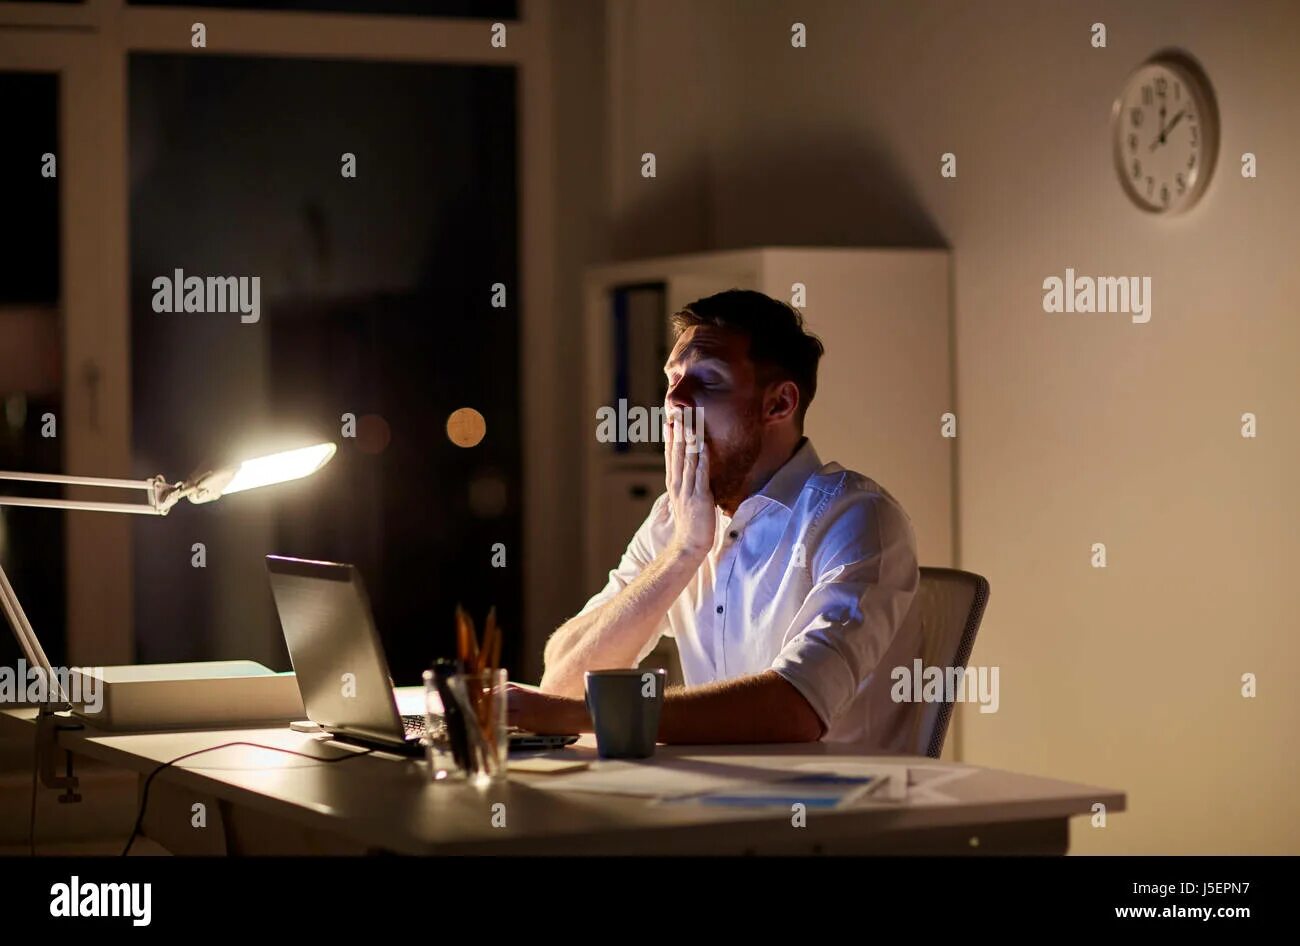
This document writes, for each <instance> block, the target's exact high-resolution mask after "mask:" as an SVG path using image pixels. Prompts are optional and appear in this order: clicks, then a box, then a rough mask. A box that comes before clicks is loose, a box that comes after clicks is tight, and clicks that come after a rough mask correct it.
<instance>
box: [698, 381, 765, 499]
mask: <svg viewBox="0 0 1300 946" xmlns="http://www.w3.org/2000/svg"><path fill="white" fill-rule="evenodd" d="M759 411H760V408H759V404H758V402H757V401H755V402H754V403H751V404H750V405H749V407H748V408H746V410H745V412H744V413H743V414H742V415H741V416H739V417H738V418H737V419H736V420H737V423H736V427H735V431H736V432H735V433H734V434H733V435H732V436H731V437H729V438H728V439H727V440H725V441H722V442H719V441H717V440H715V439H713V438H712V437H710V436H709V432H708V428H707V427H706V428H705V432H704V442H705V443H706V444H707V445H708V450H709V492H711V493H712V494H713V501H714V502H715V503H717V504H718V505H719V506H721V507H723V509H727V510H731V511H733V512H734V511H735V508H736V507H737V506H739V505H740V503H741V501H742V500H744V498H745V487H746V485H747V483H748V480H749V474H750V471H751V470H753V468H754V464H755V462H757V460H758V455H759V454H760V453H761V452H762V449H763V430H762V426H761V425H760V424H759V422H758V420H759Z"/></svg>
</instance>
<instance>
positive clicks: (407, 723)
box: [402, 716, 428, 740]
mask: <svg viewBox="0 0 1300 946" xmlns="http://www.w3.org/2000/svg"><path fill="white" fill-rule="evenodd" d="M402 728H403V729H404V730H405V731H406V738H407V739H408V740H415V739H423V738H424V737H425V736H426V735H428V727H427V726H426V725H425V722H424V717H423V716H403V717H402Z"/></svg>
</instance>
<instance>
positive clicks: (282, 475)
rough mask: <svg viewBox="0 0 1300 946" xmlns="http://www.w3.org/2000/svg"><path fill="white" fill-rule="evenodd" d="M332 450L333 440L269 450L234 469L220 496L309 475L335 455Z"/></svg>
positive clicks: (333, 449) (333, 448)
mask: <svg viewBox="0 0 1300 946" xmlns="http://www.w3.org/2000/svg"><path fill="white" fill-rule="evenodd" d="M335 449H336V448H335V446H334V444H332V443H318V444H316V445H315V446H312V447H300V448H299V449H297V450H286V451H284V452H283V453H272V454H269V455H267V456H264V457H255V458H254V459H252V460H245V461H244V462H243V463H241V464H240V465H239V469H238V470H236V471H235V475H234V477H233V478H232V479H231V480H230V483H229V484H228V485H227V486H226V488H225V489H223V490H222V491H221V495H222V496H228V495H230V494H231V493H238V492H241V491H243V490H246V489H255V488H256V487H258V486H271V485H272V484H274V483H285V482H288V481H289V480H298V479H302V478H303V477H304V476H311V474H313V473H315V472H316V471H317V470H319V469H320V468H321V467H323V466H324V465H325V464H326V463H328V462H329V460H330V457H332V456H334V451H335Z"/></svg>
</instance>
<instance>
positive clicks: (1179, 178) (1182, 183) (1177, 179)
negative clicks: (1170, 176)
mask: <svg viewBox="0 0 1300 946" xmlns="http://www.w3.org/2000/svg"><path fill="white" fill-rule="evenodd" d="M1174 183H1175V184H1177V185H1178V196H1179V197H1182V196H1183V191H1185V190H1187V180H1186V178H1184V177H1183V172H1182V171H1179V172H1178V173H1177V174H1175V175H1174Z"/></svg>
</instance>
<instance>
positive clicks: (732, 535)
mask: <svg viewBox="0 0 1300 946" xmlns="http://www.w3.org/2000/svg"><path fill="white" fill-rule="evenodd" d="M727 534H728V535H730V536H731V537H732V538H733V539H738V538H740V533H739V532H737V531H736V530H735V529H732V530H731V531H730V532H729V533H727Z"/></svg>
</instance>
